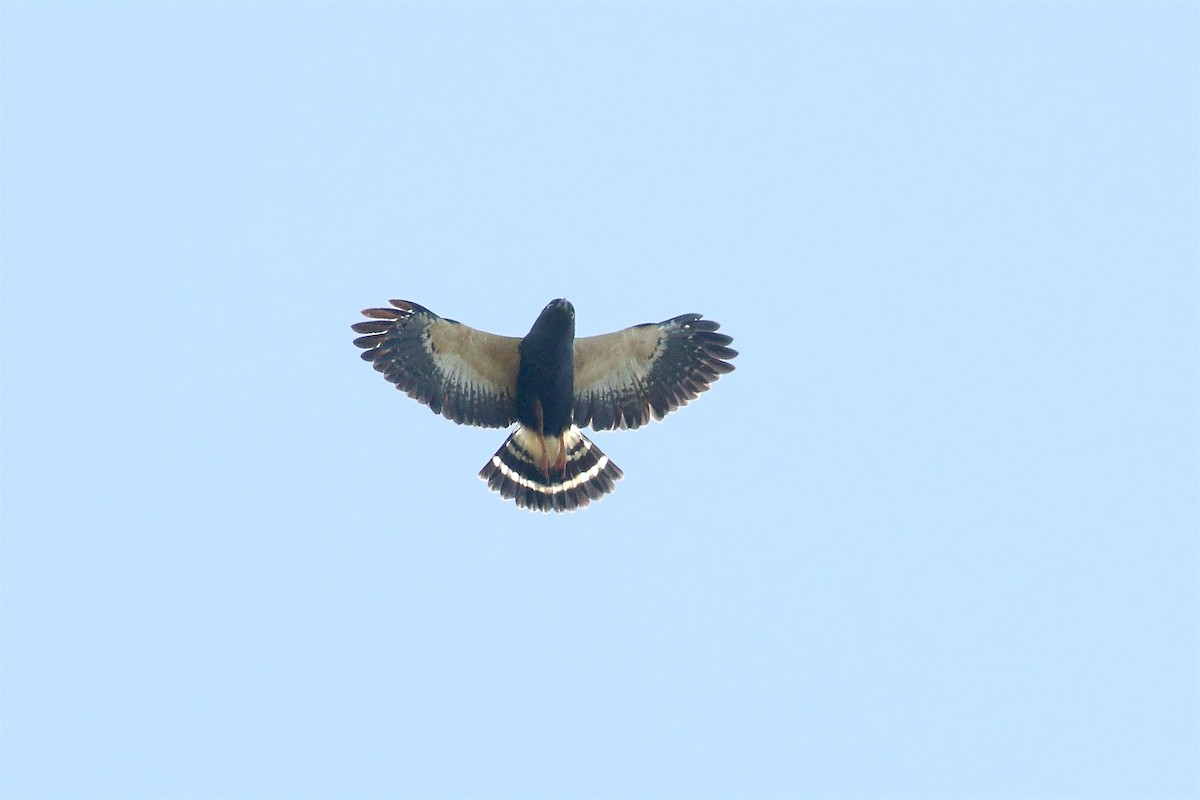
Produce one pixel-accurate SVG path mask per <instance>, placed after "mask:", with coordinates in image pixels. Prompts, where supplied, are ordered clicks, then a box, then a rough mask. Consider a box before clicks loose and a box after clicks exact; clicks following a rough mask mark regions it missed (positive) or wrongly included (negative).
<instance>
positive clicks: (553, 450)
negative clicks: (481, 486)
mask: <svg viewBox="0 0 1200 800" xmlns="http://www.w3.org/2000/svg"><path fill="white" fill-rule="evenodd" d="M564 449H565V450H566V453H565V457H564V454H563V450H564ZM622 474H623V473H622V472H621V468H620V467H618V466H617V465H616V464H614V463H612V461H610V460H609V458H608V456H606V455H604V453H602V452H600V448H599V447H596V445H594V444H592V442H591V440H590V439H588V438H587V437H586V436H584V435H583V433H582V432H581V431H580V430H579V428H578V427H576V426H574V425H572V426H571V428H570V429H569V430H568V431H566V432H565V433H564V434H563V435H562V436H561V437H559V436H542V435H540V434H538V433H536V432H535V431H532V430H530V429H529V428H526V427H524V426H521V427H518V428H517V429H516V430H515V431H513V433H512V435H511V436H509V437H508V439H506V440H505V441H504V445H503V446H501V448H500V449H499V450H497V451H496V455H494V456H492V458H491V460H490V461H488V463H487V464H484V466H483V469H481V470H480V471H479V477H481V478H483V479H484V480H485V481H487V484H488V488H489V489H491V490H492V491H494V492H499V493H500V496H501V497H503V498H505V499H506V500H508V499H512V500H515V501H516V503H517V505H518V506H519V507H521V508H528V509H529V510H530V511H574V510H575V509H577V508H583V507H584V506H586V505H587V504H588V503H590V502H591V501H592V500H599V499H600V498H601V497H603V496H604V495H606V494H608V493H609V492H611V491H612V490H613V489H614V488H616V487H615V486H614V484H613V482H614V481H616V480H618V479H619V478H620V477H621V475H622Z"/></svg>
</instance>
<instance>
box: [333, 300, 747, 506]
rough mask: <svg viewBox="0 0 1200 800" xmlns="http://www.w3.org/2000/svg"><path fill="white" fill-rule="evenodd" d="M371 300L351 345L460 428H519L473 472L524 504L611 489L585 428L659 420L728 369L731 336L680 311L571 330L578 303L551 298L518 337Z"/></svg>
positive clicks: (561, 502) (583, 499)
mask: <svg viewBox="0 0 1200 800" xmlns="http://www.w3.org/2000/svg"><path fill="white" fill-rule="evenodd" d="M391 305H392V307H391V308H368V309H366V310H364V311H363V312H362V313H363V316H365V317H367V318H368V319H367V321H365V322H359V323H357V324H355V325H353V326H351V327H352V328H353V330H354V331H355V332H356V333H360V334H364V335H362V336H360V337H358V338H357V339H355V340H354V344H356V345H357V346H359V347H361V348H363V349H364V350H365V352H364V353H362V357H363V359H364V360H366V361H370V362H371V363H372V364H373V365H374V367H375V369H376V370H378V371H379V372H382V373H383V376H384V377H385V378H387V380H389V381H390V382H392V383H394V384H395V385H396V388H397V389H400V390H401V391H403V392H407V393H408V396H409V397H412V398H415V399H416V400H419V401H420V402H422V403H424V404H425V405H427V406H429V408H430V409H431V410H432V411H433V412H434V413H436V414H441V415H442V416H444V417H446V418H447V419H450V420H453V421H454V422H457V423H459V424H461V425H477V426H480V427H484V428H507V427H508V426H509V425H511V424H512V423H514V422H516V423H518V424H517V428H516V430H515V431H513V433H512V434H511V435H510V436H509V437H508V439H506V440H505V442H504V444H503V445H502V446H501V447H500V449H499V450H497V451H496V454H495V455H494V456H492V457H491V459H490V460H489V461H488V462H487V463H486V464H485V465H484V466H483V469H482V470H480V471H479V477H481V478H483V479H484V480H486V481H487V484H488V488H490V489H492V490H493V491H497V492H499V493H500V495H501V496H502V497H504V498H505V499H512V500H515V501H516V503H517V505H518V506H519V507H521V508H527V509H529V510H531V511H560V512H561V511H572V510H574V509H576V508H582V507H583V506H586V505H587V504H588V503H589V502H591V501H592V500H598V499H600V498H601V497H603V496H604V495H606V494H608V493H609V492H611V491H612V490H613V488H614V485H613V482H614V481H616V480H617V479H619V478H620V477H621V476H622V474H623V473H622V472H621V469H620V467H618V466H617V465H616V464H614V463H613V462H612V461H611V460H610V459H609V457H608V456H606V455H604V453H602V452H600V448H599V447H596V445H594V444H592V442H591V440H590V439H588V438H587V437H586V436H584V435H583V432H582V431H581V430H580V428H582V427H588V426H591V427H592V429H594V430H598V431H604V430H611V429H614V428H621V429H626V428H629V429H632V428H638V427H641V426H642V425H645V424H646V423H647V422H649V421H650V420H651V419H656V420H660V419H662V418H663V417H664V416H666V414H667V413H668V412H670V411H674V410H675V409H676V408H679V407H680V406H682V405H686V404H687V402H688V401H689V400H693V399H695V398H696V396H697V395H698V394H699V393H700V392H703V391H704V390H706V389H708V388H709V386H710V385H711V384H712V382H713V381H715V380H717V379H718V378H719V377H720V376H721V375H723V374H724V373H727V372H730V371H732V370H733V365H732V364H730V363H729V359H732V358H733V357H734V356H736V355H737V351H736V350H732V349H730V348H729V345H730V344H731V343H732V342H733V339H732V338H731V337H729V336H726V335H725V334H723V333H717V329H718V328H720V325H718V324H717V323H716V322H713V321H712V320H708V319H704V318H703V316H702V315H700V314H684V315H682V316H678V317H673V318H671V319H668V320H666V321H664V322H658V323H646V324H642V325H634V326H633V327H631V328H625V329H624V330H620V331H617V332H615V333H608V334H605V335H603V336H589V337H586V338H582V339H576V338H575V308H574V306H572V305H571V304H570V303H569V302H567V301H566V300H561V299H560V300H553V301H551V302H550V304H549V305H547V306H546V308H545V309H543V310H542V313H541V314H540V315H539V316H538V318H537V320H536V321H535V322H534V323H533V327H532V328H531V329H530V330H529V333H528V334H527V335H526V336H525V338H523V339H520V338H516V337H511V336H496V335H494V334H491V333H484V332H483V331H480V330H476V329H474V328H470V327H468V326H466V325H463V324H462V323H460V322H456V321H455V320H452V319H446V318H443V317H439V316H438V315H437V314H435V313H433V312H432V311H430V310H429V309H427V308H425V307H424V306H420V305H417V304H416V303H412V302H409V301H407V300H392V301H391Z"/></svg>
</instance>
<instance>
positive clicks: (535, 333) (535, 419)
mask: <svg viewBox="0 0 1200 800" xmlns="http://www.w3.org/2000/svg"><path fill="white" fill-rule="evenodd" d="M520 353H521V365H520V368H519V369H518V371H517V420H518V421H519V422H520V423H521V424H522V425H524V426H525V427H527V428H529V429H530V430H533V431H537V432H538V433H540V434H542V435H544V436H559V435H561V434H562V433H563V432H565V431H566V430H567V429H568V428H570V427H571V422H572V409H573V408H574V404H575V309H574V307H572V306H571V304H570V303H568V302H567V301H566V300H555V301H553V302H552V303H550V304H549V305H548V306H546V308H545V309H544V310H543V311H542V313H541V315H540V316H538V318H537V321H536V322H534V323H533V327H532V328H530V330H529V334H528V335H527V336H526V337H525V338H524V339H522V340H521V346H520Z"/></svg>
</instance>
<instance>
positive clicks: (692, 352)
mask: <svg viewBox="0 0 1200 800" xmlns="http://www.w3.org/2000/svg"><path fill="white" fill-rule="evenodd" d="M720 327H721V326H720V325H719V324H717V323H716V322H713V321H712V320H708V319H703V318H702V317H701V315H700V314H684V315H682V316H679V317H674V318H673V319H669V320H666V321H665V322H659V323H646V324H644V325H635V326H633V327H632V328H626V329H624V330H620V331H617V332H616V333H609V334H605V335H604V336H589V337H586V338H583V339H576V340H575V424H576V425H578V426H580V427H585V426H588V425H590V426H591V427H592V428H593V429H595V430H598V431H601V430H609V429H612V428H638V427H641V426H642V425H645V424H646V423H647V422H649V421H650V420H651V419H656V420H660V419H662V418H663V417H664V416H666V415H667V413H668V412H670V411H674V410H675V409H677V408H679V407H680V406H682V405H686V404H687V402H688V401H689V400H693V399H695V398H696V396H697V395H699V394H700V392H703V391H704V390H706V389H708V388H709V386H711V385H712V383H713V381H715V380H717V379H718V378H719V377H720V376H721V375H722V374H724V373H726V372H730V371H732V370H733V365H732V364H730V363H729V362H728V359H731V358H733V357H734V356H736V355H737V351H736V350H732V349H730V348H729V346H728V345H729V344H731V343H732V342H733V339H732V338H731V337H729V336H726V335H725V334H723V333H717V332H716V331H717V329H718V328H720Z"/></svg>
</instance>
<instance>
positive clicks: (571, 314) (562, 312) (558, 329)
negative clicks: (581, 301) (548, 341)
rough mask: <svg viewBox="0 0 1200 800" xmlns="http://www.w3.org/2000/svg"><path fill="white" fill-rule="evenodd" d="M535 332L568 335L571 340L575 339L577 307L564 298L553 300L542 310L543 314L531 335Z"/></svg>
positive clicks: (540, 315) (539, 316)
mask: <svg viewBox="0 0 1200 800" xmlns="http://www.w3.org/2000/svg"><path fill="white" fill-rule="evenodd" d="M534 331H542V332H545V333H549V334H553V335H557V336H562V335H564V334H567V335H569V336H570V337H571V338H574V336H575V306H573V305H571V303H570V301H568V300H565V299H563V298H559V299H558V300H551V301H550V302H549V303H548V304H547V305H546V307H545V308H543V309H542V313H541V314H539V315H538V318H537V322H535V323H533V330H531V331H530V333H531V334H532V333H533V332H534Z"/></svg>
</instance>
